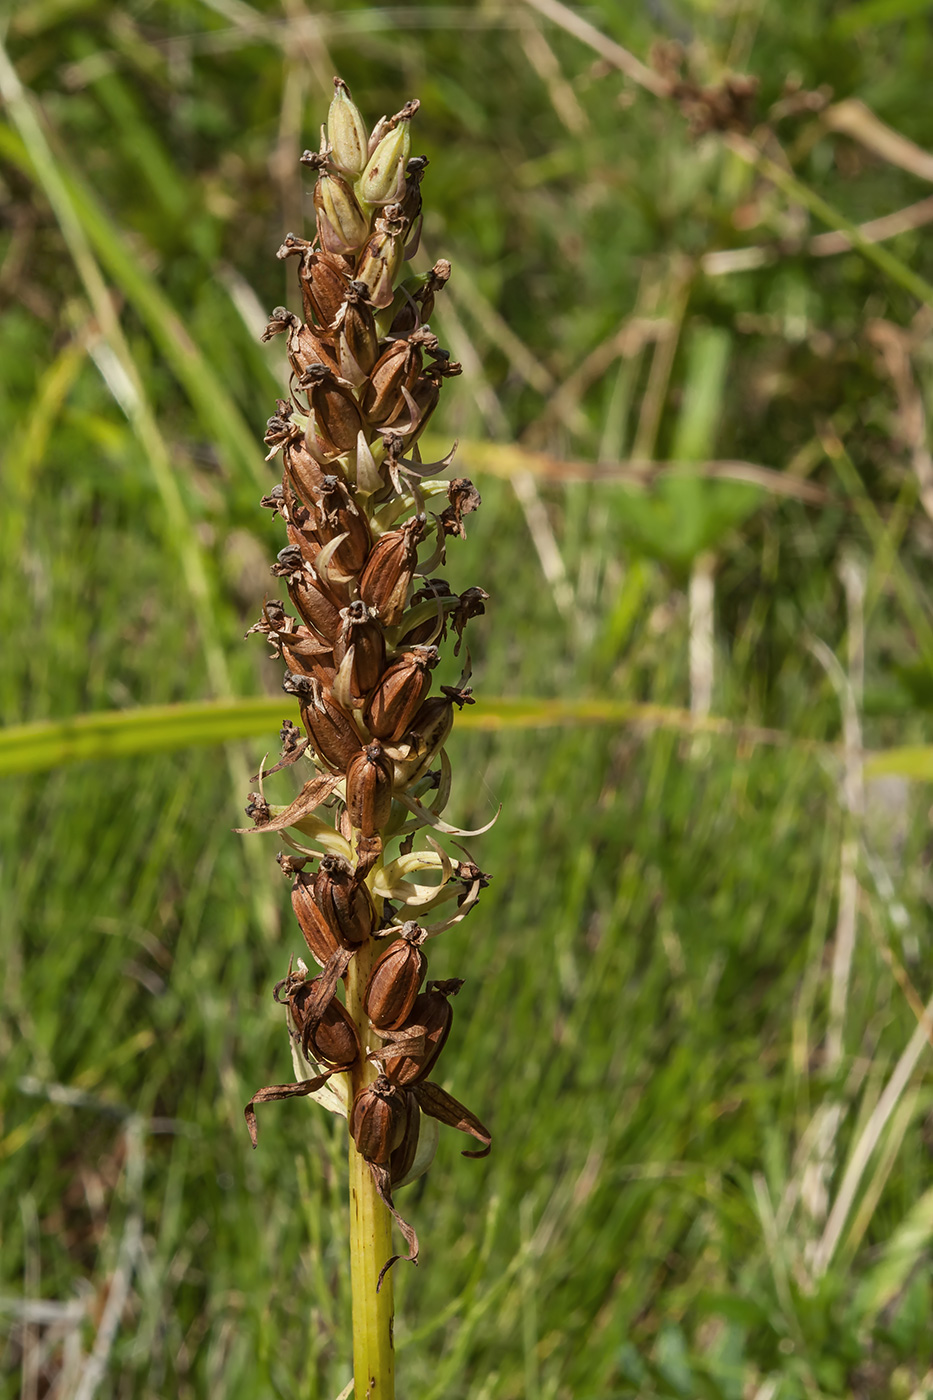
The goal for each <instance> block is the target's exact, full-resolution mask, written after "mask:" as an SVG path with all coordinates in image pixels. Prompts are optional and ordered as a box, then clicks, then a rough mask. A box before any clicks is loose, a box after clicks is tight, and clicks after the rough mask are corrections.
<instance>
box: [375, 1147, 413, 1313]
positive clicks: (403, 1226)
mask: <svg viewBox="0 0 933 1400" xmlns="http://www.w3.org/2000/svg"><path fill="white" fill-rule="evenodd" d="M366 1165H367V1166H368V1167H369V1170H370V1171H371V1172H372V1177H373V1181H374V1182H375V1184H376V1190H377V1192H378V1193H379V1199H380V1200H381V1201H382V1203H383V1205H384V1206H385V1207H386V1209H387V1210H389V1211H390V1212H391V1213H392V1216H393V1218H394V1220H395V1223H396V1225H397V1226H398V1228H399V1229H400V1230H401V1232H402V1234H403V1236H404V1237H405V1243H406V1244H407V1245H408V1253H407V1254H393V1255H392V1258H391V1259H389V1260H388V1261H387V1262H386V1263H385V1264H383V1266H382V1268H381V1269H380V1270H379V1277H378V1279H377V1280H376V1292H377V1293H378V1292H379V1290H380V1288H381V1287H382V1280H383V1279H384V1278H385V1276H386V1274H387V1273H388V1272H389V1270H390V1269H391V1267H392V1265H393V1264H397V1263H398V1261H399V1259H404V1260H405V1261H406V1263H409V1264H417V1262H418V1251H419V1245H418V1236H417V1235H416V1234H415V1227H414V1226H413V1225H409V1223H408V1221H407V1220H403V1219H402V1217H401V1216H400V1215H399V1213H398V1211H397V1210H396V1209H395V1204H394V1202H393V1200H392V1178H391V1176H390V1174H389V1168H388V1167H386V1166H382V1165H380V1164H379V1163H378V1162H367V1164H366Z"/></svg>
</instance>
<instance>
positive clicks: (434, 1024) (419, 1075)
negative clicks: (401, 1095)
mask: <svg viewBox="0 0 933 1400" xmlns="http://www.w3.org/2000/svg"><path fill="white" fill-rule="evenodd" d="M462 986H463V979H462V978H460V977H451V978H448V979H447V981H445V982H429V983H428V989H427V991H426V992H419V993H418V995H417V996H416V997H415V1000H414V1004H413V1006H412V1008H411V1012H410V1014H409V1016H408V1019H407V1022H406V1025H408V1026H423V1027H424V1031H425V1036H424V1052H423V1053H422V1054H420V1055H418V1056H414V1055H406V1054H402V1055H396V1056H388V1055H387V1056H386V1058H385V1072H386V1076H387V1078H388V1079H390V1080H391V1081H392V1083H393V1084H406V1085H407V1084H417V1083H419V1082H420V1081H421V1080H422V1079H427V1077H428V1075H429V1074H430V1073H431V1070H432V1069H433V1068H434V1066H435V1064H436V1063H437V1059H438V1056H439V1055H440V1053H441V1051H442V1050H443V1048H444V1045H445V1044H446V1041H447V1037H448V1035H449V1034H450V1027H451V1023H452V1021H453V1017H454V1013H453V1008H452V1007H451V1005H450V1002H449V1001H448V997H451V996H456V994H457V992H459V990H460V988H461V987H462ZM399 1029H401V1030H404V1029H405V1026H404V1025H403V1026H401V1027H400V1028H399Z"/></svg>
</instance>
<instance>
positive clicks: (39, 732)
mask: <svg viewBox="0 0 933 1400" xmlns="http://www.w3.org/2000/svg"><path fill="white" fill-rule="evenodd" d="M292 714H293V706H292V705H291V703H290V702H289V701H288V700H287V699H285V698H284V697H283V698H282V699H278V698H276V697H270V696H256V697H252V698H244V699H229V700H205V701H195V702H192V703H185V704H177V705H145V706H140V707H139V708H138V709H132V710H102V711H100V712H98V713H95V714H83V715H76V716H74V717H73V718H71V719H66V720H41V721H37V722H35V723H32V724H14V725H8V726H7V727H6V728H3V729H0V776H3V775H8V774H12V773H35V772H41V771H43V770H46V769H50V768H58V767H61V766H62V765H64V764H68V763H80V762H82V761H85V760H88V759H107V758H124V757H127V756H129V755H136V754H146V753H159V752H166V751H170V750H173V749H182V748H188V747H191V746H203V745H212V744H223V743H227V742H230V741H232V740H239V739H255V738H259V737H262V736H265V737H266V738H268V739H269V740H270V742H271V741H272V736H273V731H274V730H275V729H276V728H277V727H278V726H279V725H280V724H281V723H282V721H283V720H284V719H287V718H290V717H292ZM602 724H609V725H625V724H640V725H644V726H646V727H650V728H665V729H673V730H682V731H684V732H690V731H695V730H702V731H703V732H705V733H712V734H723V735H731V736H733V737H735V738H740V739H742V740H743V742H752V743H766V744H797V745H799V747H801V748H808V749H809V748H812V747H814V745H813V744H812V743H810V742H809V741H806V740H794V739H793V737H792V736H791V735H789V734H785V733H784V732H783V731H781V730H774V729H758V728H754V727H751V726H743V725H736V724H733V723H732V722H731V721H730V720H726V719H721V718H717V717H715V716H708V717H707V718H705V719H701V720H698V719H697V718H696V717H694V716H692V715H691V714H690V712H689V710H682V709H677V708H676V707H674V706H667V705H650V704H637V703H635V702H629V701H624V700H603V699H589V700H587V699H583V700H559V699H558V700H534V699H524V698H516V699H511V698H509V699H498V700H483V701H481V702H480V704H478V705H477V706H476V707H475V708H470V709H468V710H465V711H464V712H463V714H462V715H460V716H459V717H458V720H457V726H458V728H461V729H472V730H485V731H487V732H492V731H496V730H501V729H553V728H561V727H573V726H582V725H602ZM931 753H933V751H931ZM931 761H933V760H931Z"/></svg>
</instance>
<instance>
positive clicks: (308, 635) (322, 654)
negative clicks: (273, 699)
mask: <svg viewBox="0 0 933 1400" xmlns="http://www.w3.org/2000/svg"><path fill="white" fill-rule="evenodd" d="M274 635H275V640H276V642H277V643H278V645H279V648H280V650H281V653H282V659H283V661H284V662H285V664H286V665H287V666H288V669H289V670H290V671H295V672H298V673H300V674H301V675H303V676H310V677H312V679H314V680H316V681H317V682H318V683H319V684H320V685H322V686H329V685H331V683H332V682H333V679H334V675H335V674H336V671H337V664H336V662H335V661H334V652H333V648H332V646H331V645H330V644H329V643H327V642H323V641H321V639H320V638H319V637H318V635H317V633H316V632H312V630H311V628H310V627H295V628H293V629H292V630H291V631H290V632H279V633H276V634H274Z"/></svg>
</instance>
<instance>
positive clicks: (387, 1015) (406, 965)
mask: <svg viewBox="0 0 933 1400" xmlns="http://www.w3.org/2000/svg"><path fill="white" fill-rule="evenodd" d="M426 937H427V933H426V932H425V930H424V929H423V928H421V927H420V926H419V925H418V924H416V923H413V922H409V923H407V924H403V925H402V929H401V933H400V935H399V937H398V938H397V939H396V940H395V942H394V943H391V944H390V945H389V947H388V948H387V949H386V951H385V952H384V953H383V954H382V957H381V958H380V959H379V960H378V962H377V963H376V965H375V966H374V968H373V970H372V972H371V973H370V975H369V981H368V983H367V984H366V993H365V996H364V998H363V1007H364V1009H365V1011H366V1014H367V1016H368V1017H369V1019H370V1020H371V1021H372V1023H373V1025H374V1026H375V1027H376V1029H377V1030H380V1031H391V1030H395V1029H397V1027H399V1026H401V1025H402V1023H403V1022H404V1021H405V1020H406V1019H407V1018H408V1016H409V1014H410V1012H411V1009H412V1007H413V1006H414V1004H415V997H416V996H417V995H418V991H419V989H420V987H421V983H422V982H423V981H424V976H425V973H426V972H427V970H428V959H427V956H426V955H425V953H423V952H422V950H421V944H422V943H423V942H424V940H425V938H426Z"/></svg>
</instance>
